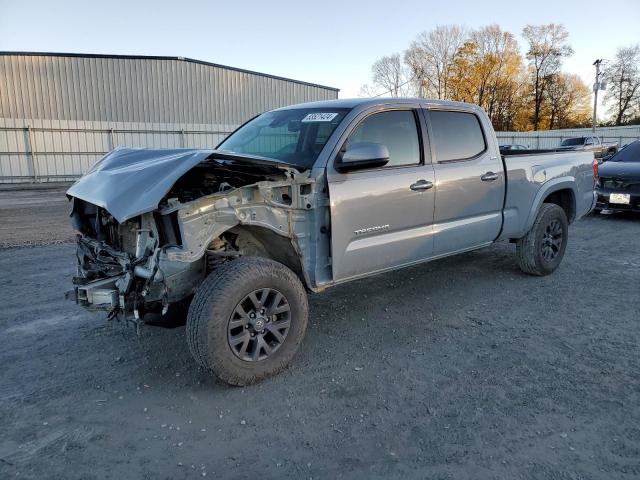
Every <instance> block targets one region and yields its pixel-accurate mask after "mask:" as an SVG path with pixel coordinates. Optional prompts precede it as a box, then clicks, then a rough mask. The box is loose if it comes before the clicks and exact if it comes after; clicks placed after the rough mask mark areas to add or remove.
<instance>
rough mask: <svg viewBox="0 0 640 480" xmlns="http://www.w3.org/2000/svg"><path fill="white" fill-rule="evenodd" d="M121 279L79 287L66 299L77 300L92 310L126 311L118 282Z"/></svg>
mask: <svg viewBox="0 0 640 480" xmlns="http://www.w3.org/2000/svg"><path fill="white" fill-rule="evenodd" d="M118 279H119V277H111V278H104V279H101V280H94V281H92V282H88V283H85V284H83V285H78V286H76V288H75V289H74V290H72V291H71V292H67V293H66V295H65V296H66V297H67V298H68V299H70V300H75V302H76V303H77V304H78V305H81V306H83V307H85V308H88V309H90V310H105V311H108V312H110V311H112V310H116V309H118V308H120V309H122V310H124V298H121V295H120V292H119V290H118V287H117V286H116V282H117V281H118Z"/></svg>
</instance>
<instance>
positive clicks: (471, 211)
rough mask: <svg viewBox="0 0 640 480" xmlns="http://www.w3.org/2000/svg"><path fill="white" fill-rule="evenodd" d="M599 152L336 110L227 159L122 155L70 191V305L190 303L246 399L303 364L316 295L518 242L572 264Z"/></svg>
mask: <svg viewBox="0 0 640 480" xmlns="http://www.w3.org/2000/svg"><path fill="white" fill-rule="evenodd" d="M596 173H597V162H595V160H594V155H593V153H592V152H566V153H561V152H553V151H549V152H541V151H536V150H527V151H523V152H519V151H505V152H504V153H503V154H501V153H500V151H499V148H498V142H497V140H496V136H495V134H494V132H493V129H492V126H491V123H490V121H489V118H488V117H487V115H486V114H485V112H484V111H483V110H482V109H481V108H479V107H477V106H474V105H470V104H465V103H456V102H447V101H431V100H424V99H370V100H364V99H359V100H333V101H326V102H317V103H308V104H301V105H295V106H291V107H286V108H281V109H277V110H273V111H270V112H267V113H264V114H262V115H259V116H257V117H255V118H253V119H251V120H250V121H248V122H247V123H245V124H244V125H242V126H241V127H239V128H238V129H237V130H236V131H235V132H234V133H232V134H231V135H230V136H229V137H227V138H226V139H225V140H224V141H223V142H222V143H221V144H220V145H219V146H218V147H217V148H216V149H212V150H201V149H198V150H196V149H176V150H167V149H164V150H154V149H125V148H119V149H116V150H114V151H112V152H111V153H109V154H107V155H106V156H105V157H104V158H102V159H101V160H99V161H98V162H97V163H96V164H95V165H94V166H93V167H92V168H91V170H90V171H88V172H87V173H86V174H85V175H84V176H83V177H82V178H81V179H80V180H78V181H77V182H76V183H75V184H74V185H73V186H72V187H71V188H70V189H69V190H68V192H67V193H68V196H69V198H70V199H72V209H71V210H72V211H71V221H72V224H73V227H74V228H75V229H76V230H77V231H78V232H79V234H78V236H77V261H78V267H77V274H76V276H75V277H74V280H73V281H74V287H75V288H74V291H73V296H74V297H75V299H76V301H77V302H78V303H79V304H80V305H82V306H84V307H86V308H89V309H97V310H106V311H108V312H109V315H111V316H115V315H124V316H127V318H131V319H136V321H143V320H142V319H143V317H144V315H145V314H147V313H150V312H160V313H165V312H166V311H167V310H168V309H169V308H170V307H173V306H186V307H187V308H188V312H187V314H186V316H187V319H186V336H187V342H188V345H189V349H190V351H191V353H192V355H193V357H194V359H195V361H196V362H197V363H198V364H199V365H201V366H202V367H204V368H206V369H208V370H210V371H211V372H213V373H214V374H215V375H217V376H218V377H219V378H220V379H222V380H224V381H226V382H228V383H230V384H233V385H246V384H250V383H253V382H256V381H258V380H261V379H263V378H265V377H268V376H270V375H273V374H274V373H277V372H278V371H280V370H281V369H283V368H284V367H286V366H287V365H288V364H289V363H290V361H291V360H292V358H293V356H294V354H295V353H296V351H297V350H298V348H299V346H300V343H301V341H302V338H303V335H304V332H305V329H306V327H307V318H308V305H307V293H308V292H321V291H323V290H325V289H326V288H328V287H332V286H335V285H339V284H341V283H344V282H348V281H352V280H356V279H359V278H363V277H366V276H370V275H374V274H379V273H382V272H385V271H389V270H394V269H399V268H403V267H407V266H410V265H415V264H419V263H421V262H427V261H430V260H434V259H437V258H442V257H446V256H449V255H455V254H458V253H462V252H468V251H470V250H475V249H479V248H482V247H486V246H488V245H491V244H492V243H494V242H497V241H510V242H513V243H515V245H516V248H515V250H516V261H517V263H518V265H519V266H520V268H521V269H522V270H523V271H524V272H525V273H527V274H531V275H547V274H550V273H551V272H553V271H554V270H555V269H556V268H558V266H559V265H560V262H561V261H562V258H563V255H564V252H565V248H566V246H567V240H568V225H569V224H570V223H571V222H573V221H575V220H577V219H579V218H580V217H582V216H583V215H585V214H587V213H588V212H590V211H591V210H592V208H593V207H594V204H595V198H596V197H595V194H594V181H595V174H596Z"/></svg>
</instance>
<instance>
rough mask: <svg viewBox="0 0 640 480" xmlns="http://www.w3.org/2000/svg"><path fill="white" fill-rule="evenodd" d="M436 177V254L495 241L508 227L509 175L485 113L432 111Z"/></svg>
mask: <svg viewBox="0 0 640 480" xmlns="http://www.w3.org/2000/svg"><path fill="white" fill-rule="evenodd" d="M426 115H427V119H428V121H427V123H428V128H429V137H430V139H431V146H432V156H433V168H434V173H435V177H436V199H435V211H434V219H433V221H434V255H443V254H447V253H452V252H456V251H460V250H465V249H470V248H474V247H477V246H480V245H484V244H487V243H490V242H492V241H494V240H495V239H496V238H497V237H498V235H499V233H500V229H501V228H502V207H503V203H504V195H505V176H504V171H503V165H502V159H501V158H500V155H499V153H498V149H497V146H496V145H494V143H495V142H494V141H493V135H492V134H491V133H492V131H493V130H491V125H490V124H489V122H488V119H486V116H485V115H484V114H482V115H481V114H480V112H478V113H474V112H472V111H469V110H457V109H455V108H443V107H440V106H438V107H433V108H429V109H428V110H427V111H426Z"/></svg>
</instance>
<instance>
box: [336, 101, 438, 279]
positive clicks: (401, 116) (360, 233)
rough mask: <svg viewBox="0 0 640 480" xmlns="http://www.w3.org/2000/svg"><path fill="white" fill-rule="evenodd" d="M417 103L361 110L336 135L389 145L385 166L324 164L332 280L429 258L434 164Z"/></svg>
mask: <svg viewBox="0 0 640 480" xmlns="http://www.w3.org/2000/svg"><path fill="white" fill-rule="evenodd" d="M424 128H425V127H424V119H423V118H422V116H421V115H420V113H419V106H418V105H415V106H412V107H410V108H409V107H408V106H407V105H399V106H397V107H393V106H385V109H383V110H379V109H378V110H376V111H369V112H364V113H363V114H362V115H360V116H359V117H358V118H357V119H355V120H354V122H353V123H352V125H351V126H350V127H349V129H348V130H347V132H346V140H345V139H343V140H341V145H342V149H344V148H345V147H346V146H348V144H349V143H350V142H354V143H355V142H374V143H380V144H383V145H385V146H386V147H387V148H388V149H389V154H390V159H389V162H388V164H387V165H386V166H384V167H380V168H372V169H367V170H359V171H353V172H349V173H339V172H337V171H336V170H335V169H334V168H333V161H332V162H331V163H330V167H329V168H328V182H329V193H330V198H331V242H332V243H331V248H332V257H333V278H334V280H335V281H340V280H345V279H347V278H352V277H357V276H361V275H365V274H368V273H372V272H376V271H381V270H385V269H389V268H394V267H398V266H400V265H404V264H408V263H412V262H415V261H419V260H421V259H425V258H428V257H429V256H430V255H431V254H432V251H433V237H432V233H433V226H432V222H433V200H434V195H433V190H434V189H433V182H434V176H433V168H432V166H431V163H430V159H429V154H428V149H427V148H426V145H427V141H426V135H425V134H424Z"/></svg>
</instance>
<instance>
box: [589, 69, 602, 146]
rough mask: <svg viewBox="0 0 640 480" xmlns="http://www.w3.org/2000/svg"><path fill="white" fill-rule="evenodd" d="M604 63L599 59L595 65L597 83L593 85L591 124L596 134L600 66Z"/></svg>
mask: <svg viewBox="0 0 640 480" xmlns="http://www.w3.org/2000/svg"><path fill="white" fill-rule="evenodd" d="M601 63H602V59H601V58H599V59H597V60H596V61H595V62H593V65H595V67H596V83H594V84H593V122H592V124H591V131H592V132H593V133H594V135H595V133H596V114H597V111H598V90H600V64H601Z"/></svg>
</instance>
